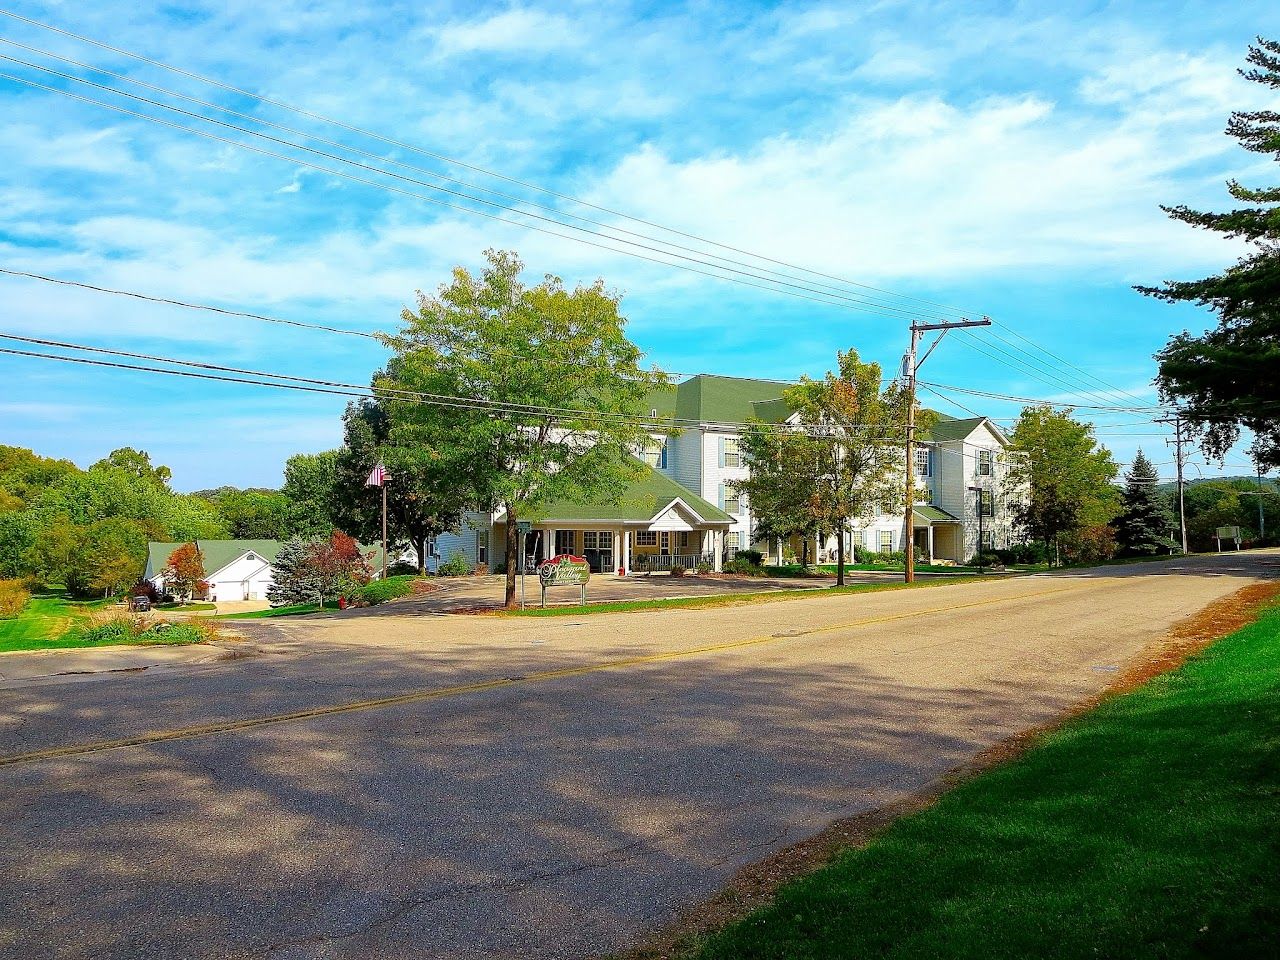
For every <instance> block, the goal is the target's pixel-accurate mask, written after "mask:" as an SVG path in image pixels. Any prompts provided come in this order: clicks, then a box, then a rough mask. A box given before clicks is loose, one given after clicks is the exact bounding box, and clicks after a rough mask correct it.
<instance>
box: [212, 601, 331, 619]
mask: <svg viewBox="0 0 1280 960" xmlns="http://www.w3.org/2000/svg"><path fill="white" fill-rule="evenodd" d="M324 609H325V611H326V612H328V613H336V612H337V609H338V605H337V604H330V605H329V606H327V607H325V608H324ZM319 612H320V607H319V606H317V605H316V604H314V603H298V604H294V605H293V606H289V607H272V608H271V609H269V610H250V611H248V612H246V613H222V614H219V615H218V616H216V617H210V618H209V619H210V620H267V619H270V618H271V617H297V616H301V615H302V614H304V613H319Z"/></svg>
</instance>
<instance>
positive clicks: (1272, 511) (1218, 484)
mask: <svg viewBox="0 0 1280 960" xmlns="http://www.w3.org/2000/svg"><path fill="white" fill-rule="evenodd" d="M1261 491H1262V492H1261V495H1259V487H1258V484H1257V482H1256V481H1254V480H1247V479H1244V478H1235V479H1222V480H1206V481H1202V482H1198V483H1190V484H1188V485H1187V488H1186V494H1185V496H1184V500H1185V503H1186V511H1187V540H1188V544H1189V546H1190V547H1191V549H1192V550H1213V549H1214V548H1215V542H1214V536H1213V534H1214V531H1215V530H1216V529H1217V528H1218V527H1231V526H1235V527H1240V532H1241V534H1242V535H1243V536H1244V539H1246V540H1254V539H1255V538H1256V537H1257V535H1258V501H1259V499H1261V501H1262V507H1263V511H1264V522H1265V525H1266V528H1267V538H1268V540H1270V541H1274V540H1275V537H1276V535H1277V534H1280V488H1277V486H1276V485H1275V484H1271V483H1264V484H1263V486H1262V488H1261ZM1176 505H1177V494H1176V493H1174V494H1171V495H1170V506H1171V508H1173V509H1176ZM2 519H3V518H0V520H2Z"/></svg>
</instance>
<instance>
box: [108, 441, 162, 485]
mask: <svg viewBox="0 0 1280 960" xmlns="http://www.w3.org/2000/svg"><path fill="white" fill-rule="evenodd" d="M89 469H90V470H120V471H122V472H124V473H127V474H129V476H131V477H136V478H137V479H139V480H145V481H146V482H147V483H152V484H154V485H155V486H157V487H159V488H160V489H162V490H168V489H169V481H170V479H172V477H173V471H171V470H170V469H169V468H168V467H163V466H152V464H151V455H150V454H149V453H147V451H145V450H135V449H133V447H120V448H119V449H118V450H112V451H111V452H110V453H109V454H107V455H106V456H105V457H103V458H102V459H101V460H99V461H98V462H97V463H95V464H94V465H93V466H91V467H90V468H89Z"/></svg>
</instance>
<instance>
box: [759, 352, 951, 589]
mask: <svg viewBox="0 0 1280 960" xmlns="http://www.w3.org/2000/svg"><path fill="white" fill-rule="evenodd" d="M838 367H839V369H838V371H836V372H828V373H827V375H826V376H825V377H824V378H823V379H822V380H816V381H815V380H810V379H808V378H807V377H805V378H802V379H801V381H800V383H799V384H797V385H796V386H794V387H791V388H788V389H787V390H784V391H783V394H782V398H783V400H784V401H786V404H787V406H788V407H789V408H790V409H791V410H793V411H795V414H796V419H797V420H798V422H799V424H800V426H802V427H805V428H808V430H809V432H797V431H795V430H794V429H792V428H791V427H790V425H787V426H780V425H776V424H764V423H754V424H752V425H751V426H750V427H749V428H748V430H747V431H746V433H745V434H744V435H743V438H742V442H741V444H742V451H743V459H744V461H745V462H746V465H747V466H748V468H749V470H750V475H749V476H748V477H747V479H745V480H742V481H738V482H736V483H734V487H735V488H736V489H737V490H738V492H739V493H740V494H745V495H746V496H747V497H748V498H749V499H750V501H751V507H752V513H753V515H754V516H755V517H756V518H757V521H756V529H755V531H754V533H755V536H756V537H757V538H759V539H762V540H763V539H767V540H773V539H778V538H781V539H783V540H789V539H790V538H791V537H793V536H799V537H801V539H802V542H803V543H804V544H805V545H806V546H805V549H806V550H807V548H808V544H809V542H810V541H811V540H812V539H813V537H814V535H815V534H817V535H824V534H830V533H834V532H838V531H843V530H845V529H847V528H848V526H849V524H850V523H851V522H852V521H853V520H855V519H856V518H858V517H863V516H868V515H870V514H872V513H873V512H874V511H875V509H876V508H877V506H883V505H885V504H892V503H895V502H897V501H898V500H899V499H900V497H901V491H900V489H899V488H900V486H901V484H900V482H899V480H898V477H899V473H898V471H899V469H900V467H901V462H902V449H903V446H904V444H905V443H906V429H907V414H908V395H907V392H906V390H905V388H903V387H901V386H899V385H898V384H896V383H894V384H891V385H889V386H888V387H883V386H882V377H881V371H880V365H879V364H876V363H863V362H862V361H861V360H860V359H859V357H858V353H857V351H856V350H848V351H845V352H843V353H840V354H838ZM918 420H919V422H920V426H921V427H922V428H925V429H927V428H928V427H929V426H930V422H931V421H930V419H929V416H928V415H927V414H926V413H924V412H921V413H920V414H919V416H918ZM818 431H821V432H822V434H823V435H821V436H815V435H813V434H815V433H817V432H818ZM837 539H838V540H839V542H840V543H841V544H843V538H837ZM838 576H839V577H840V578H841V580H840V582H843V568H841V570H840V573H839V574H838Z"/></svg>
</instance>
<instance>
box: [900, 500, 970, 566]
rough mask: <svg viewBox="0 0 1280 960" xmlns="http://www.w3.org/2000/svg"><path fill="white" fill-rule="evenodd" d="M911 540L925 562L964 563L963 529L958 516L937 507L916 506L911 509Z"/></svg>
mask: <svg viewBox="0 0 1280 960" xmlns="http://www.w3.org/2000/svg"><path fill="white" fill-rule="evenodd" d="M911 525H912V531H911V533H912V540H913V542H914V543H915V547H916V550H917V551H918V552H919V553H921V554H923V555H924V557H925V558H926V562H927V563H934V562H935V561H937V560H951V561H954V562H955V563H964V561H965V560H966V559H967V558H966V557H964V556H963V553H964V531H963V524H962V523H961V521H960V518H959V517H954V516H952V515H951V514H949V513H947V511H945V510H942V509H941V508H939V507H932V506H929V507H916V508H915V509H914V510H913V511H912V524H911Z"/></svg>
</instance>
